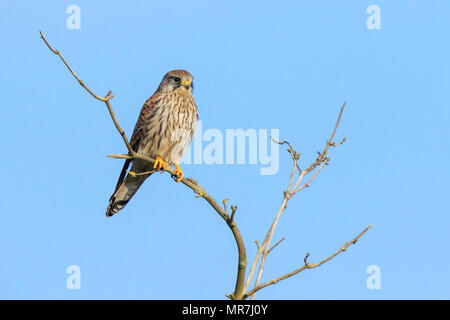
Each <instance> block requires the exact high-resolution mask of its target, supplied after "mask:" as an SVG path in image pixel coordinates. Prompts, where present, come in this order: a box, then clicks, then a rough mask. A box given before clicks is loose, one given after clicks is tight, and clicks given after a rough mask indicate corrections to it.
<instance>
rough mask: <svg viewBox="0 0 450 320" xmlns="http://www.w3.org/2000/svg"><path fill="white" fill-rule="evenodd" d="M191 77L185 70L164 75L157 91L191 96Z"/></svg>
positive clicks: (192, 86)
mask: <svg viewBox="0 0 450 320" xmlns="http://www.w3.org/2000/svg"><path fill="white" fill-rule="evenodd" d="M193 79H194V78H193V77H192V75H191V74H190V73H189V72H187V71H185V70H173V71H169V72H167V73H166V75H165V76H164V78H163V79H162V81H161V84H160V85H159V88H158V90H167V91H176V92H177V93H181V94H187V93H189V94H192V90H193V89H194V83H193Z"/></svg>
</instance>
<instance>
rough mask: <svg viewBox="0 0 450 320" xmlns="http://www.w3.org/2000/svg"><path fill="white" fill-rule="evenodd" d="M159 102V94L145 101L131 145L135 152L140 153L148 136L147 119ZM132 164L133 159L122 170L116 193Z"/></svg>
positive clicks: (127, 160)
mask: <svg viewBox="0 0 450 320" xmlns="http://www.w3.org/2000/svg"><path fill="white" fill-rule="evenodd" d="M158 102H159V93H158V92H155V94H153V95H152V96H151V97H150V98H149V99H147V101H145V103H144V105H143V106H142V109H141V112H140V113H139V117H138V120H137V122H136V125H135V126H134V130H133V135H132V136H131V140H130V145H131V148H132V149H133V151H135V152H138V151H139V144H140V143H141V141H142V140H143V138H144V137H145V136H146V131H147V126H146V125H145V124H146V123H147V121H148V120H147V119H148V117H149V116H151V113H152V112H151V110H152V109H153V107H154V106H155V105H156V104H157V103H158ZM131 162H132V159H126V160H125V163H124V165H123V168H122V172H121V173H120V176H119V179H118V180H117V185H116V189H115V190H114V192H116V191H117V189H118V188H119V186H120V185H121V184H122V182H123V180H124V179H125V176H126V174H127V170H128V168H129V166H130V164H131Z"/></svg>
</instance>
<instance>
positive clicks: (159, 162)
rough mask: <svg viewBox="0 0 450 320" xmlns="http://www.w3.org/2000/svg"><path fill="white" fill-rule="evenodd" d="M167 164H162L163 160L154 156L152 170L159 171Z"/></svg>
mask: <svg viewBox="0 0 450 320" xmlns="http://www.w3.org/2000/svg"><path fill="white" fill-rule="evenodd" d="M166 167H167V164H166V163H165V162H164V160H163V158H161V157H160V156H156V159H155V163H154V164H153V169H155V170H157V171H159V170H164V169H166Z"/></svg>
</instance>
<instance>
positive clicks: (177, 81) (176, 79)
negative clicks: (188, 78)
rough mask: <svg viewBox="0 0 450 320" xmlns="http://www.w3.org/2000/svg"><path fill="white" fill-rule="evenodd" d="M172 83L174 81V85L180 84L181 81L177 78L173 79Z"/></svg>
mask: <svg viewBox="0 0 450 320" xmlns="http://www.w3.org/2000/svg"><path fill="white" fill-rule="evenodd" d="M173 81H174V82H175V83H180V82H181V79H180V78H178V77H173Z"/></svg>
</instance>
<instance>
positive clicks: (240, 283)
mask: <svg viewBox="0 0 450 320" xmlns="http://www.w3.org/2000/svg"><path fill="white" fill-rule="evenodd" d="M39 32H40V34H41V38H42V40H43V41H44V42H45V44H46V45H47V47H48V48H49V49H50V50H51V51H52V52H53V53H54V54H56V55H58V56H59V57H60V58H61V60H62V61H63V62H64V64H65V65H66V67H67V68H68V69H69V71H70V72H71V73H72V75H73V76H74V77H75V79H76V80H77V81H78V82H79V83H80V85H81V86H82V87H83V88H84V89H86V90H87V91H88V92H89V93H90V94H91V95H92V96H93V97H94V98H95V99H97V100H100V101H103V102H104V103H105V104H106V107H107V108H108V111H109V114H110V116H111V118H112V120H113V122H114V125H115V127H116V129H117V131H118V132H119V133H120V135H121V137H122V139H123V141H124V143H125V145H126V147H127V149H128V153H129V154H128V155H125V154H111V155H109V157H111V158H118V159H140V160H144V161H148V162H150V163H151V164H153V163H154V161H155V160H154V159H152V158H150V157H147V156H144V155H141V154H138V153H136V152H135V151H134V150H133V149H132V147H131V145H130V143H129V141H128V138H127V137H126V135H125V132H124V131H123V130H122V128H121V127H120V126H119V123H118V121H117V119H116V117H115V115H114V111H113V109H112V107H111V103H110V99H112V98H113V96H112V95H111V91H109V92H108V93H107V95H106V96H105V97H104V98H103V97H100V96H98V95H96V94H95V93H94V92H93V91H92V90H91V89H89V88H88V87H87V86H86V85H85V84H84V82H83V81H82V80H80V78H78V76H77V75H76V74H75V72H74V71H73V70H72V68H71V67H70V65H69V64H68V63H67V61H66V60H65V59H64V57H63V56H62V55H61V53H60V52H59V50H55V49H53V48H52V47H51V46H50V44H49V43H48V41H47V39H46V38H45V37H44V35H43V34H42V32H41V31H39ZM164 171H167V172H169V173H170V174H171V175H172V177H175V170H174V169H172V168H171V167H169V166H167V167H166V169H165V170H164ZM135 174H140V173H135ZM181 182H182V183H183V184H184V185H185V186H187V187H188V188H190V189H191V190H192V191H194V192H195V193H196V194H197V197H201V198H203V199H205V200H206V201H207V202H208V203H209V204H210V205H211V207H213V209H214V210H215V211H216V212H217V213H218V214H219V215H220V217H221V218H222V219H223V220H224V221H225V222H226V223H227V225H228V227H229V228H230V230H231V232H232V233H233V236H234V240H235V241H236V245H237V248H238V254H239V259H238V271H237V276H236V285H235V289H234V292H233V293H232V294H230V295H227V296H228V297H230V298H231V299H234V300H240V299H242V297H243V295H244V292H245V291H244V279H245V269H246V266H247V258H246V252H245V245H244V241H243V239H242V236H241V233H240V231H239V229H238V227H237V225H236V223H235V222H234V219H233V218H234V214H235V212H236V210H237V207H232V210H233V212H232V216H230V215H228V212H226V211H225V210H224V208H221V207H220V205H219V204H218V203H217V201H216V200H215V199H214V198H213V197H212V196H211V195H210V194H208V193H207V192H206V190H205V189H204V188H203V187H202V186H201V185H200V184H199V183H198V182H197V181H196V180H194V179H192V178H184V179H183V180H181ZM224 204H225V203H224Z"/></svg>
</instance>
